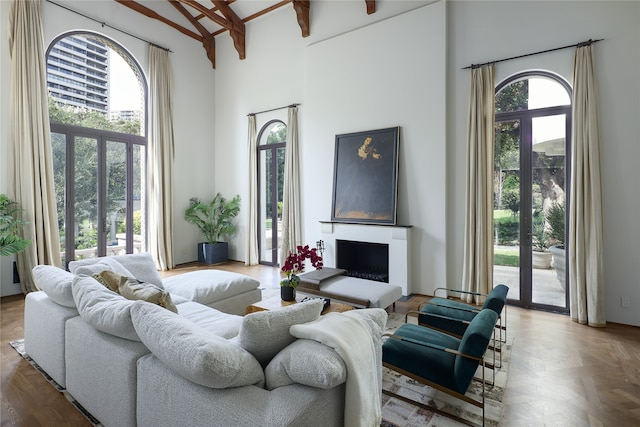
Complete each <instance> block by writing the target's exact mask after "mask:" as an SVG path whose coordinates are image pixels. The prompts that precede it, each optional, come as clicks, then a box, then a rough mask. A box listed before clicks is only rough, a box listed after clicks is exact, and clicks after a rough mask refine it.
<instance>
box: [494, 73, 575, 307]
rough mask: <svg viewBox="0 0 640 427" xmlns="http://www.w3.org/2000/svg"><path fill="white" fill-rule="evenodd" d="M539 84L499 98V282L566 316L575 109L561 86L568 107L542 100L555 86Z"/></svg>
mask: <svg viewBox="0 0 640 427" xmlns="http://www.w3.org/2000/svg"><path fill="white" fill-rule="evenodd" d="M536 80H542V79H539V78H538V79H535V78H529V79H522V78H520V79H516V80H515V81H514V82H513V83H512V84H510V85H505V86H503V87H502V88H499V89H498V94H497V95H496V123H495V144H494V233H493V238H494V270H493V282H494V286H495V285H497V284H500V283H503V284H505V285H507V286H509V294H508V298H509V300H510V301H511V303H513V304H515V305H520V306H524V307H533V308H543V309H546V310H551V311H561V312H566V311H568V292H567V287H566V285H565V283H566V267H565V266H566V259H565V256H564V252H565V248H564V244H565V234H566V232H565V226H564V225H565V221H566V213H565V202H566V201H567V200H568V194H567V190H568V188H567V185H566V182H567V178H566V177H567V176H568V162H567V156H566V153H567V152H568V143H567V141H568V140H569V132H568V130H569V129H570V127H571V126H570V105H562V104H568V103H569V98H568V96H567V92H566V90H565V89H564V88H563V87H562V86H561V85H558V84H556V86H557V87H556V88H555V89H559V90H560V91H561V92H562V93H563V94H564V97H565V98H564V99H561V100H560V101H559V103H560V104H561V105H556V104H553V103H554V102H558V101H557V97H556V99H554V97H551V98H552V99H551V100H550V101H549V100H547V101H541V100H540V99H541V98H540V97H541V94H540V93H537V92H536V89H540V88H543V89H544V88H545V84H546V83H548V82H546V83H545V84H542V85H541V84H540V82H538V81H536ZM547 86H548V85H547ZM538 92H539V91H538ZM542 92H545V91H542ZM546 93H547V95H548V93H549V87H546ZM545 102H547V104H545ZM548 102H551V103H552V105H554V106H549V104H548Z"/></svg>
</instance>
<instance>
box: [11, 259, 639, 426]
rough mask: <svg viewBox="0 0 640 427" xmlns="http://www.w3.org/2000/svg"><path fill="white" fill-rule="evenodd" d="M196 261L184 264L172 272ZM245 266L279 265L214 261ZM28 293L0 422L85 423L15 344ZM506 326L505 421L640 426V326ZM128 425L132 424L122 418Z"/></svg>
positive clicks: (516, 318) (533, 320)
mask: <svg viewBox="0 0 640 427" xmlns="http://www.w3.org/2000/svg"><path fill="white" fill-rule="evenodd" d="M195 268H198V267H196V266H187V267H183V268H181V269H178V270H174V271H172V272H171V273H168V274H167V275H171V274H176V273H179V272H184V271H188V270H191V269H195ZM215 268H220V269H224V270H228V271H235V272H239V273H244V274H247V275H250V276H253V277H255V278H256V279H258V280H260V282H261V283H262V285H263V286H271V285H273V284H277V282H278V281H279V278H280V275H279V272H278V270H277V269H275V268H269V267H264V266H255V267H248V268H247V267H244V265H243V264H241V263H234V262H230V263H227V264H225V265H223V266H216V267H215ZM424 299H426V297H423V296H413V297H412V298H410V299H409V300H408V301H406V302H398V303H397V304H396V311H397V312H405V311H406V310H410V309H414V308H416V307H417V305H418V304H419V303H420V302H421V301H423V300H424ZM23 310H24V298H23V297H22V296H11V297H5V298H2V300H1V303H0V356H1V360H0V368H1V379H2V384H1V396H2V397H1V400H2V407H1V411H0V421H1V422H0V425H1V426H2V427H5V426H25V427H35V426H56V427H58V426H88V425H89V423H88V422H87V421H86V420H85V419H84V418H83V417H82V415H80V413H79V412H78V411H77V410H76V409H75V408H74V407H73V406H72V405H71V404H70V403H69V402H68V401H67V400H66V399H65V398H64V397H63V396H62V395H61V394H60V393H58V392H56V391H55V390H54V389H53V387H51V386H50V385H49V384H48V383H47V382H46V381H45V380H44V379H43V378H42V376H41V375H40V374H39V373H38V372H37V371H35V370H34V369H33V368H32V367H31V366H30V365H29V364H28V363H27V362H26V361H24V360H23V359H22V358H21V357H20V356H19V355H18V353H17V352H15V351H14V350H13V349H12V348H11V347H10V346H9V344H8V343H9V341H11V340H14V339H19V338H22V336H23ZM508 310H509V311H508V328H509V334H510V335H512V336H513V337H514V338H515V341H514V345H513V350H512V355H511V362H510V365H509V377H508V384H507V389H506V391H505V395H504V404H505V405H504V416H503V419H502V422H501V423H500V424H501V425H503V426H517V427H520V426H567V427H576V426H606V427H626V426H628V427H636V426H640V328H637V327H631V326H624V325H617V324H609V325H607V327H606V328H601V329H596V328H590V327H587V326H582V325H578V324H576V323H574V322H571V321H570V320H569V318H568V317H567V316H563V315H559V314H552V313H545V312H539V311H531V310H525V309H521V308H516V307H509V309H508ZM123 427H127V426H123Z"/></svg>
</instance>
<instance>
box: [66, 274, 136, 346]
mask: <svg viewBox="0 0 640 427" xmlns="http://www.w3.org/2000/svg"><path fill="white" fill-rule="evenodd" d="M71 290H72V291H73V299H74V301H75V303H76V306H77V307H78V312H79V313H80V316H81V317H82V319H83V320H84V321H85V322H87V323H88V324H89V325H91V326H93V327H94V328H96V329H97V330H99V331H102V332H106V333H108V334H111V335H115V336H117V337H120V338H125V339H128V340H132V341H140V338H139V337H138V334H137V333H136V330H135V329H134V328H133V323H131V306H132V305H133V304H134V302H133V301H130V300H128V299H126V298H125V297H123V296H122V295H119V294H117V293H115V292H113V291H111V290H109V289H107V288H106V287H105V286H104V285H102V284H100V283H98V282H97V281H96V280H95V279H94V278H93V277H89V276H76V277H75V278H74V279H73V283H72V284H71Z"/></svg>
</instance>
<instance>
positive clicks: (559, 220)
mask: <svg viewBox="0 0 640 427" xmlns="http://www.w3.org/2000/svg"><path fill="white" fill-rule="evenodd" d="M545 218H546V220H547V223H548V224H549V233H548V236H549V239H550V240H551V241H552V242H553V243H554V244H553V245H551V246H550V247H549V250H550V251H551V253H552V254H553V264H552V265H553V268H554V269H555V270H556V276H557V277H558V280H559V281H560V285H561V286H562V289H565V286H566V285H565V282H566V275H567V273H566V269H567V261H566V254H565V249H564V241H565V236H566V234H565V221H566V212H565V206H564V203H554V204H552V205H551V207H549V209H548V210H547V213H546V214H545Z"/></svg>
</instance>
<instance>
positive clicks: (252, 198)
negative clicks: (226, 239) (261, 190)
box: [244, 114, 260, 265]
mask: <svg viewBox="0 0 640 427" xmlns="http://www.w3.org/2000/svg"><path fill="white" fill-rule="evenodd" d="M248 119H249V123H248V129H247V133H248V135H249V136H248V141H247V152H248V156H247V157H248V159H249V164H248V170H249V188H248V193H249V206H248V215H247V234H246V241H245V248H244V264H245V265H256V264H258V263H259V262H260V254H259V253H258V136H257V134H256V132H257V131H256V116H255V114H249V117H248Z"/></svg>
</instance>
